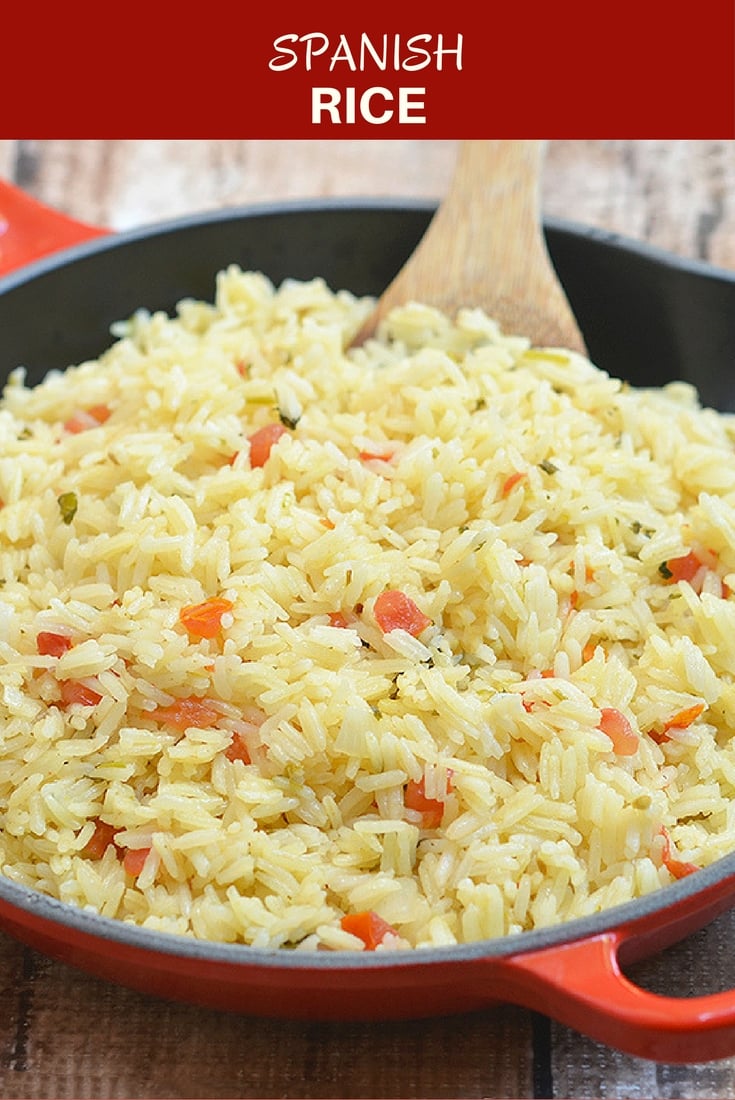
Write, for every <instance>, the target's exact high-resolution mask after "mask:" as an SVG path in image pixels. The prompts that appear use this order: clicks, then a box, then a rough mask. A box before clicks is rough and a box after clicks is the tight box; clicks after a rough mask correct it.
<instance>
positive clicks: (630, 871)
mask: <svg viewBox="0 0 735 1100" xmlns="http://www.w3.org/2000/svg"><path fill="white" fill-rule="evenodd" d="M213 298H214V301H213V303H204V302H195V301H189V300H187V301H184V302H181V303H180V305H179V307H178V309H177V312H176V314H175V315H174V316H173V317H168V316H166V315H164V314H154V315H149V314H147V313H145V312H140V313H139V314H136V316H134V317H133V318H132V319H130V320H129V321H126V322H123V323H121V324H120V325H118V326H116V328H115V330H114V341H113V342H112V343H111V346H110V347H109V349H108V350H107V351H105V353H104V354H103V355H102V356H101V357H100V359H99V360H98V361H95V362H85V363H82V364H79V365H75V366H73V367H70V368H69V369H68V370H67V371H66V372H64V373H53V374H51V375H50V376H48V378H47V379H46V380H45V381H44V382H43V383H42V384H41V385H39V386H36V387H34V388H30V387H27V386H26V385H25V382H24V373H23V370H22V367H19V368H18V370H17V371H16V372H15V373H14V374H13V375H12V377H11V378H10V380H9V383H8V385H7V387H6V389H5V392H4V396H3V399H2V402H1V403H0V441H1V447H0V498H1V499H2V504H3V506H2V509H1V510H0V578H1V580H2V587H1V588H0V688H1V706H0V714H1V716H2V717H1V721H0V826H1V832H0V868H1V870H2V873H3V874H4V875H5V876H7V877H8V878H9V879H12V880H13V881H15V882H18V883H22V884H25V885H27V886H30V887H33V888H35V889H38V890H40V891H42V892H44V893H47V894H50V895H53V896H54V897H57V898H61V899H62V900H63V901H65V902H68V903H70V904H72V905H73V906H78V907H84V908H87V909H91V910H94V911H98V912H100V913H103V914H105V915H108V916H112V917H116V918H120V919H122V920H124V921H128V922H133V923H136V924H140V925H144V926H146V927H148V928H153V929H159V930H164V931H168V932H172V933H178V934H184V935H189V936H194V937H198V938H202V939H207V940H214V941H223V942H244V943H248V944H253V945H256V946H260V947H267V946H284V947H299V948H300V949H302V950H309V949H315V948H318V947H321V948H330V949H347V950H359V949H361V948H363V946H364V945H363V942H362V940H361V939H359V938H358V937H356V936H354V935H353V934H351V933H350V932H348V931H345V930H344V929H343V928H342V926H341V920H342V917H343V916H344V915H345V914H355V913H363V912H369V911H373V912H375V913H377V914H379V915H380V916H381V917H382V918H383V919H384V920H385V921H387V922H388V923H389V924H390V925H391V926H392V927H393V928H394V929H395V933H396V934H395V936H388V937H387V938H386V940H385V942H384V944H383V946H384V947H395V946H398V947H406V946H415V947H422V948H425V947H431V946H434V945H445V944H454V943H462V942H468V941H474V940H478V939H482V938H486V937H494V936H503V935H508V934H517V933H520V932H523V931H525V930H529V929H534V928H539V927H544V926H548V925H553V924H557V923H559V922H561V921H566V920H569V919H570V918H574V917H578V916H584V915H588V914H592V913H595V912H598V911H600V910H602V909H605V908H608V907H610V906H613V905H617V904H618V903H621V902H624V901H626V900H628V899H630V898H633V897H636V896H640V895H643V894H647V893H649V892H651V891H654V890H657V889H659V888H661V887H664V886H666V885H667V884H669V883H671V882H672V881H673V877H672V874H671V871H670V870H669V869H668V867H667V864H666V862H665V861H664V859H663V857H664V855H665V852H664V838H663V836H662V834H661V827H662V826H663V827H664V828H665V829H666V830H667V831H668V836H669V838H670V845H671V852H670V854H671V856H672V858H674V859H676V860H678V861H681V862H684V863H691V864H692V865H694V866H696V867H703V866H705V865H707V864H709V863H711V862H712V861H713V860H716V859H717V858H719V857H720V856H722V855H724V854H725V853H727V852H729V851H730V850H731V849H732V848H733V840H734V838H735V828H734V826H735V821H734V815H735V800H734V799H733V793H734V789H735V751H734V750H733V745H732V739H731V736H730V731H731V730H732V729H735V686H734V684H733V671H734V670H735V647H734V643H733V639H734V638H735V597H733V596H731V595H730V588H731V587H735V461H733V458H734V452H733V444H734V442H735V423H734V422H733V419H732V418H731V417H729V416H727V415H724V414H720V413H717V412H715V411H713V410H710V409H705V408H702V407H701V406H700V404H699V403H698V399H697V395H696V393H695V392H694V391H693V390H692V389H691V388H690V387H689V386H687V385H684V384H682V383H672V384H671V385H670V386H667V387H666V388H664V389H663V390H661V391H644V390H640V389H635V388H632V387H630V386H628V385H626V384H624V383H623V382H621V381H619V380H617V379H615V378H612V377H610V376H608V374H606V373H605V372H603V371H602V370H600V369H598V368H597V367H596V366H594V365H592V364H591V363H590V362H588V361H587V360H586V359H584V358H583V357H581V356H579V355H576V354H572V353H568V352H566V351H564V350H559V349H552V350H540V349H532V348H531V347H530V345H529V342H528V340H526V339H525V338H524V337H522V336H516V335H512V334H511V335H509V334H504V333H502V332H501V331H500V330H499V328H498V326H497V324H496V323H495V322H494V321H493V320H492V319H489V318H488V317H487V316H485V315H484V314H483V313H482V312H480V311H479V310H466V311H464V312H462V313H460V314H459V316H458V317H457V318H456V321H450V319H448V318H447V317H444V316H442V315H440V314H439V313H437V312H435V311H434V310H432V309H429V308H427V307H425V306H421V305H410V306H407V307H405V308H403V309H400V310H397V311H395V312H394V313H393V314H392V315H391V317H390V318H389V319H388V321H387V322H386V324H385V326H384V328H383V330H382V331H381V333H380V335H379V339H377V340H374V341H371V342H369V343H368V344H367V345H365V346H364V347H363V348H361V349H358V350H352V351H346V350H345V349H346V347H347V345H348V344H349V342H350V339H351V337H352V336H353V334H354V333H355V332H356V331H357V329H358V328H359V326H360V323H361V321H362V320H363V318H364V317H365V316H366V314H367V313H368V311H369V309H370V306H371V302H370V301H369V300H367V299H358V298H355V297H354V296H352V295H351V294H349V293H347V292H333V291H332V290H331V289H330V288H329V287H328V286H327V285H326V284H325V283H324V282H323V281H321V280H314V281H311V282H306V283H300V282H296V281H286V282H285V283H283V284H282V285H281V286H279V287H275V286H273V285H272V284H271V283H270V282H269V281H268V280H267V279H266V278H265V277H264V276H263V275H262V274H260V273H257V272H243V271H241V270H240V269H238V268H236V267H231V268H229V269H228V270H226V271H223V272H222V273H221V274H220V275H219V277H218V279H217V285H216V288H215V293H214V295H213ZM70 323H71V324H73V323H74V319H73V318H70ZM97 405H104V406H106V407H107V408H108V409H109V410H110V416H109V419H107V420H106V421H104V422H103V423H99V424H97V425H95V424H93V425H92V426H91V427H88V428H87V430H84V431H71V430H69V429H68V427H65V425H68V424H69V422H70V420H73V418H74V417H75V416H77V415H78V414H79V412H80V410H81V411H84V410H87V409H89V408H90V407H95V406H97ZM279 419H280V420H281V421H285V422H286V423H287V424H288V425H289V426H288V427H287V430H286V433H285V434H284V435H283V436H282V438H281V439H279V440H278V442H277V443H276V444H275V446H274V447H273V449H272V450H271V452H270V456H269V457H268V459H267V461H266V462H265V464H264V465H263V466H260V467H257V466H256V467H252V466H251V463H250V456H249V442H248V437H249V436H250V435H251V434H252V433H253V432H254V431H255V430H256V429H258V428H259V427H261V426H263V425H265V424H267V423H272V422H276V421H279ZM376 455H377V456H382V457H371V456H376ZM233 456H237V457H235V458H234V459H233ZM515 475H520V476H518V477H515ZM60 498H62V504H60ZM64 500H66V502H67V504H68V503H69V501H73V504H74V506H75V507H76V511H75V513H74V514H73V515H69V514H68V511H67V512H66V513H64V509H63V501H64ZM72 510H73V509H72ZM691 551H695V552H696V553H698V554H701V556H702V559H703V561H704V564H703V565H702V568H701V569H700V571H699V574H698V575H697V578H696V580H691V581H687V580H681V581H678V580H676V578H675V577H673V578H672V577H670V576H667V573H668V572H670V571H669V570H668V569H667V566H666V564H665V563H668V562H671V561H672V560H676V559H678V558H682V557H684V556H685V555H687V554H688V553H690V552H691ZM386 590H398V591H400V592H402V593H405V594H406V595H407V596H408V597H410V599H411V600H412V601H413V602H414V604H415V605H416V606H417V607H418V608H419V609H420V611H421V612H422V613H423V614H424V615H425V616H426V617H427V618H428V619H429V620H430V624H429V625H428V626H426V627H425V628H424V629H423V630H421V631H420V632H419V633H418V636H414V634H413V633H411V632H409V631H408V630H404V629H401V628H399V629H395V630H388V631H387V632H384V631H383V629H381V627H380V625H379V623H378V621H377V620H376V616H375V610H374V609H375V601H376V599H377V598H378V597H379V596H380V594H381V593H383V592H385V591H386ZM212 597H221V598H223V599H225V600H228V601H230V603H231V604H232V610H231V612H229V613H226V614H225V615H224V618H223V620H222V630H221V634H219V635H218V636H217V637H215V638H212V639H208V638H198V637H192V636H191V635H190V634H189V632H188V631H187V629H186V628H185V627H184V626H182V623H181V621H180V620H179V612H180V610H181V608H182V607H184V606H187V605H193V604H197V603H199V602H201V601H205V600H208V599H210V598H212ZM337 612H339V613H341V615H343V616H344V619H343V620H335V618H334V615H335V613H337ZM330 616H331V617H330ZM345 623H346V625H344V624H345ZM41 632H51V633H61V634H64V635H67V636H68V637H70V638H71V639H73V645H72V647H71V648H69V649H68V650H67V651H66V652H64V653H63V655H62V656H53V655H47V654H43V653H39V648H38V642H37V638H38V634H39V633H41ZM65 681H74V682H81V683H82V684H83V685H84V686H86V687H88V688H91V689H92V690H94V691H95V692H96V693H97V695H98V696H100V697H101V699H100V701H99V702H98V703H97V704H95V705H91V706H90V705H83V704H80V703H72V704H67V705H64V704H63V703H62V702H60V698H59V690H60V688H59V685H60V684H61V683H62V682H65ZM190 697H196V698H201V699H204V700H207V702H208V704H209V705H210V706H213V707H214V709H215V711H216V717H215V718H214V719H213V720H212V721H210V722H209V723H208V724H207V725H206V726H205V727H204V728H198V727H196V726H192V727H189V728H186V729H183V730H180V729H176V728H172V727H171V726H170V725H168V724H167V723H166V722H162V721H160V720H159V719H158V718H157V717H156V713H155V712H156V710H157V709H160V708H166V707H170V706H171V705H172V704H175V703H176V701H177V700H181V699H183V698H190ZM692 708H694V710H692ZM605 709H608V710H609V709H614V710H615V711H616V712H619V713H620V714H621V715H622V716H624V717H625V718H626V719H627V721H628V722H629V724H630V727H631V730H632V731H633V733H634V734H635V736H636V738H637V748H636V750H635V751H634V752H633V753H632V754H631V755H620V754H619V753H617V752H616V751H614V749H613V743H612V741H611V739H610V737H609V736H608V735H607V734H606V733H605V732H603V729H601V728H600V726H601V716H602V713H603V711H604V710H605ZM695 711H696V712H697V713H696V717H695V718H694V719H693V720H691V721H687V723H686V724H684V725H681V726H679V727H677V726H676V725H674V727H673V728H669V729H668V730H666V726H667V724H669V723H670V722H671V720H672V718H675V717H676V716H677V715H681V714H686V713H688V714H689V715H691V714H693V713H694V712H695ZM603 724H604V723H603ZM233 734H239V735H240V736H241V738H242V739H243V740H244V742H246V743H247V747H248V753H249V757H250V759H251V763H247V762H245V761H243V760H232V759H230V758H229V757H228V755H227V752H226V750H227V748H228V746H229V745H230V744H231V742H232V738H233ZM418 782H421V783H422V784H423V790H424V793H425V795H426V797H427V798H429V799H432V800H434V802H435V803H436V802H438V803H439V804H440V810H441V821H440V823H439V824H438V825H437V824H435V823H431V822H430V823H428V824H427V822H426V820H425V819H424V818H423V817H422V815H421V813H420V812H419V811H417V810H416V809H411V808H410V807H407V806H406V805H405V799H406V791H407V789H408V786H409V784H414V785H415V784H416V783H418ZM98 819H102V820H103V821H105V822H106V823H107V824H108V825H109V826H111V827H112V828H114V829H115V830H116V834H115V843H114V844H110V845H108V847H107V848H106V850H105V851H104V854H103V855H102V856H101V857H99V856H97V857H91V856H89V855H88V854H84V852H85V848H86V846H87V844H88V843H89V841H90V838H91V837H92V836H93V833H94V829H95V822H96V821H97V820H98ZM135 849H138V850H143V851H144V852H145V850H149V851H148V855H147V857H146V858H145V861H144V863H143V864H142V870H141V871H140V873H139V874H138V875H137V877H136V875H134V874H131V873H129V871H128V870H126V867H125V863H124V861H123V856H124V853H125V852H126V851H128V850H135Z"/></svg>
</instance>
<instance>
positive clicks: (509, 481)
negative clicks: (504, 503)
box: [500, 470, 526, 497]
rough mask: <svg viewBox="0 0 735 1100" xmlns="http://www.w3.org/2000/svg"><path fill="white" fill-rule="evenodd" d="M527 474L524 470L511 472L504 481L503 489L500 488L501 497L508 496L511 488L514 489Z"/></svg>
mask: <svg viewBox="0 0 735 1100" xmlns="http://www.w3.org/2000/svg"><path fill="white" fill-rule="evenodd" d="M525 476H526V475H525V473H524V472H523V471H522V470H517V471H516V472H515V473H514V474H511V475H510V476H509V477H507V478H506V479H505V481H504V482H503V487H502V489H501V490H500V495H501V497H507V496H508V494H509V493H510V491H511V489H513V488H514V486H516V485H517V484H518V482H519V481H522V480H523V478H524V477H525Z"/></svg>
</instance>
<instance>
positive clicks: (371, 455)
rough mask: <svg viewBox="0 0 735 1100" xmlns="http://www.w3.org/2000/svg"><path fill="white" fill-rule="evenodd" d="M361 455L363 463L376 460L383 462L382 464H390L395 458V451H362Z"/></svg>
mask: <svg viewBox="0 0 735 1100" xmlns="http://www.w3.org/2000/svg"><path fill="white" fill-rule="evenodd" d="M359 454H360V461H361V462H372V461H373V460H374V459H376V458H377V459H379V460H381V461H382V462H390V460H391V459H392V458H393V457H394V456H395V451H390V450H387V449H386V450H384V451H378V450H375V451H360V452H359Z"/></svg>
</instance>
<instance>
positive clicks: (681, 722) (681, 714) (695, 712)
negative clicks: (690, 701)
mask: <svg viewBox="0 0 735 1100" xmlns="http://www.w3.org/2000/svg"><path fill="white" fill-rule="evenodd" d="M703 711H704V703H695V704H694V705H693V706H691V707H685V708H684V710H680V711H678V712H677V713H676V714H674V715H673V716H672V717H671V718H669V720H668V721H667V722H666V723H665V724H664V733H665V732H666V731H667V730H671V729H679V730H685V729H686V728H687V726H691V724H692V722H695V721H696V720H697V718H699V716H700V714H701V713H702V712H703Z"/></svg>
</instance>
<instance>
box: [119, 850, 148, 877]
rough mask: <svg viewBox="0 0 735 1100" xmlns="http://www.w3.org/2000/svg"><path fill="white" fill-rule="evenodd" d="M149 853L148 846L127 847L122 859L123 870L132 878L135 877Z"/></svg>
mask: <svg viewBox="0 0 735 1100" xmlns="http://www.w3.org/2000/svg"><path fill="white" fill-rule="evenodd" d="M149 854H150V848H127V849H126V850H125V855H124V856H123V861H122V864H123V867H124V868H125V871H126V872H127V873H128V874H129V875H132V876H133V878H137V877H138V875H139V874H140V872H141V871H142V870H143V866H144V864H145V861H146V860H147V859H148V856H149Z"/></svg>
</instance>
